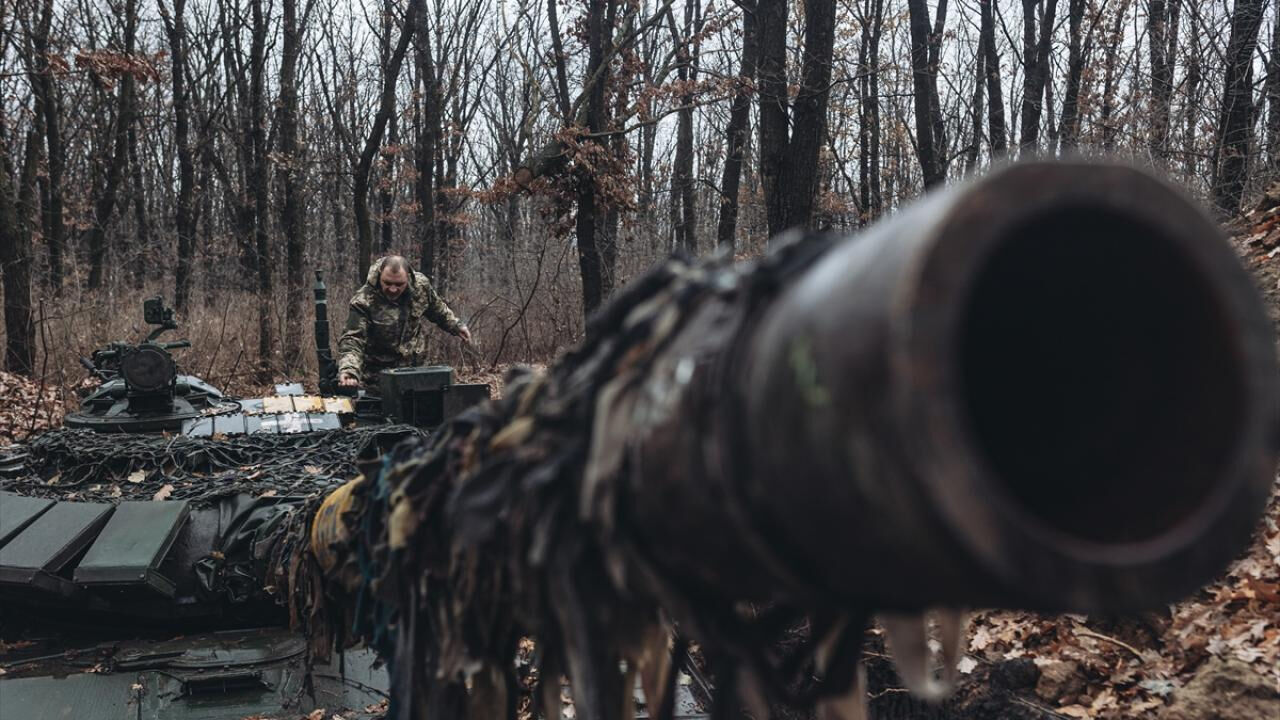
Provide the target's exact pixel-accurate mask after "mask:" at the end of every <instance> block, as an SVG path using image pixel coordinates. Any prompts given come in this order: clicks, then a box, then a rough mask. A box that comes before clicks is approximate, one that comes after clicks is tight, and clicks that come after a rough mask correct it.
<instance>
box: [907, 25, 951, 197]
mask: <svg viewBox="0 0 1280 720" xmlns="http://www.w3.org/2000/svg"><path fill="white" fill-rule="evenodd" d="M907 10H908V12H909V14H910V24H911V79H912V83H911V85H912V91H913V96H914V100H915V111H916V156H917V157H918V158H919V159H920V168H921V170H923V171H924V186H925V187H926V188H929V187H934V186H935V185H940V184H942V182H944V181H945V180H946V179H947V158H946V152H947V151H946V144H947V141H946V136H945V132H944V131H943V128H942V126H941V122H940V121H939V119H938V118H939V117H940V116H939V115H938V113H939V111H938V107H939V100H938V68H937V65H936V64H935V62H934V58H935V57H936V56H937V52H936V51H935V50H934V46H935V43H941V37H940V35H941V32H934V31H931V30H930V28H929V5H928V3H926V2H925V0H907ZM946 12H947V2H946V0H940V2H939V3H938V10H937V26H938V27H939V28H941V26H942V24H943V22H944V21H945V19H946Z"/></svg>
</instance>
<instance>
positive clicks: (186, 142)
mask: <svg viewBox="0 0 1280 720" xmlns="http://www.w3.org/2000/svg"><path fill="white" fill-rule="evenodd" d="M157 6H158V7H159V9H160V17H161V20H163V22H164V29H165V35H166V37H167V38H168V41H169V61H170V63H171V65H172V68H171V70H170V73H169V74H170V81H171V82H172V85H173V122H174V144H175V145H177V154H178V202H177V207H176V211H175V216H174V230H175V231H176V234H177V236H178V257H177V263H176V264H175V266H174V273H173V280H174V283H173V284H174V290H173V304H174V307H175V308H177V310H178V311H179V312H185V311H186V309H187V303H188V300H189V298H190V297H191V264H192V260H193V258H194V255H195V244H196V220H197V217H196V211H197V209H196V202H195V189H196V188H195V184H196V166H195V153H194V151H193V149H192V146H191V120H190V97H189V94H188V92H187V78H186V73H187V22H186V8H187V1H186V0H173V9H172V11H170V10H169V8H168V6H166V5H165V3H164V0H158V1H157Z"/></svg>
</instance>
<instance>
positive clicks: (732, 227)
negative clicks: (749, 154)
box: [649, 0, 760, 252]
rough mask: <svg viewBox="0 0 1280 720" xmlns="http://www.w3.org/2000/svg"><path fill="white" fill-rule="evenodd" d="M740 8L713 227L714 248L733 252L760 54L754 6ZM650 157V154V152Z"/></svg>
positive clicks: (746, 1) (749, 3) (747, 3)
mask: <svg viewBox="0 0 1280 720" xmlns="http://www.w3.org/2000/svg"><path fill="white" fill-rule="evenodd" d="M741 6H742V64H741V66H740V67H739V69H738V77H737V84H736V86H735V88H734V92H733V106H732V108H731V109H730V111H729V125H728V127H726V128H725V132H724V134H725V140H726V144H727V145H728V150H727V152H726V153H725V159H724V168H723V172H722V173H721V179H720V219H719V222H718V223H717V224H716V245H718V246H719V247H721V248H727V249H728V250H729V251H730V252H732V251H733V249H734V245H735V244H736V241H737V234H738V206H739V202H740V198H739V195H740V194H741V192H742V189H741V188H742V184H741V183H742V163H743V158H744V155H745V153H746V148H747V141H748V140H749V139H750V127H749V124H750V121H751V95H752V85H753V83H754V82H755V77H756V63H757V57H758V56H759V54H760V39H759V33H760V31H759V28H758V27H757V23H756V4H755V2H753V1H750V0H744V1H743V2H742V3H741ZM649 152H650V154H652V150H649Z"/></svg>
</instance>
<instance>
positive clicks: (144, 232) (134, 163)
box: [121, 115, 153, 290]
mask: <svg viewBox="0 0 1280 720" xmlns="http://www.w3.org/2000/svg"><path fill="white" fill-rule="evenodd" d="M134 117H135V120H136V118H137V116H136V115H135V116H134ZM129 167H131V168H132V169H133V225H134V232H135V233H136V234H137V236H138V237H137V242H136V243H135V245H136V247H137V250H136V251H135V252H134V254H133V257H132V258H131V260H132V264H133V288H134V289H135V290H141V289H142V285H143V282H145V281H146V278H147V273H148V272H149V271H150V269H151V268H152V267H153V265H152V260H153V258H152V257H151V249H152V248H151V217H150V215H148V213H147V187H146V180H145V178H144V175H143V172H142V155H141V153H139V152H138V127H137V122H134V123H133V125H131V126H130V127H129ZM123 212H124V210H123V208H121V213H123Z"/></svg>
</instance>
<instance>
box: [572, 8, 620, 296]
mask: <svg viewBox="0 0 1280 720" xmlns="http://www.w3.org/2000/svg"><path fill="white" fill-rule="evenodd" d="M612 3H613V0H588V3H587V23H586V30H587V66H586V71H585V73H584V74H583V77H584V78H585V79H590V78H595V77H596V75H597V74H601V77H600V78H599V79H598V80H595V82H592V83H591V87H590V88H588V90H587V105H586V110H587V128H586V130H587V133H589V134H590V135H595V134H597V133H600V132H603V131H604V129H605V125H606V117H607V116H606V113H607V112H608V108H607V106H606V102H607V97H606V92H605V91H606V86H607V85H608V78H607V77H604V76H603V74H604V73H606V72H607V71H606V68H605V67H604V53H605V48H606V47H607V43H608V37H609V35H610V34H611V30H612V28H610V27H609V26H608V20H609V19H611V18H612V12H610V6H611V5H612ZM582 145H583V150H582V152H585V153H587V154H588V155H589V156H590V157H597V156H603V154H604V153H605V152H607V151H606V150H605V149H604V148H603V147H601V143H600V141H599V140H596V139H594V138H591V137H588V138H586V139H584V140H583V142H582ZM577 183H578V193H577V196H578V197H577V201H578V214H577V218H576V220H575V231H576V235H577V240H578V268H579V270H580V272H581V274H582V312H583V315H584V316H585V317H588V318H589V317H590V316H591V314H592V313H593V312H595V310H596V308H598V307H600V304H601V303H602V302H604V299H605V298H606V297H608V295H609V293H610V292H612V290H613V287H612V283H611V280H612V273H611V272H610V271H609V269H607V268H606V267H605V258H604V256H603V255H602V253H601V249H602V248H601V246H602V245H603V244H604V243H605V242H607V239H606V238H604V237H603V236H604V235H605V225H606V223H604V222H597V221H604V220H606V217H605V216H606V215H607V208H606V207H605V204H604V202H603V198H601V197H600V190H599V188H598V179H597V177H596V175H595V173H593V172H588V171H585V170H582V169H580V170H578V177H577Z"/></svg>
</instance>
